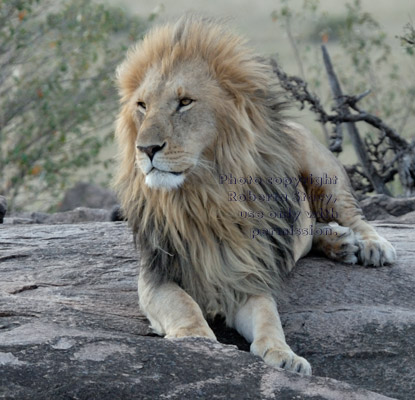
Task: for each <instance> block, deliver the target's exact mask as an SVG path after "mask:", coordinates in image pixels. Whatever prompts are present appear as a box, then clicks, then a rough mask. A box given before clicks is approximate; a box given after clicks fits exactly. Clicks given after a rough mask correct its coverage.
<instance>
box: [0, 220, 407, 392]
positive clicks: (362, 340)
mask: <svg viewBox="0 0 415 400" xmlns="http://www.w3.org/2000/svg"><path fill="white" fill-rule="evenodd" d="M376 225H377V227H378V230H379V231H380V232H381V233H382V234H383V235H384V236H386V237H387V238H389V239H390V240H391V241H392V242H393V243H394V244H395V246H396V248H397V251H398V261H397V263H396V264H395V265H394V266H393V267H383V268H378V269H374V268H365V267H362V266H347V265H343V264H340V263H335V262H332V261H329V260H326V259H323V258H319V257H315V256H313V257H307V258H305V259H303V260H301V261H300V262H299V263H298V265H297V266H296V268H295V270H294V272H293V274H292V276H291V277H290V279H289V280H288V282H287V289H286V293H285V296H283V299H281V300H280V302H279V309H280V313H281V316H282V321H283V325H284V327H285V332H286V336H287V341H288V342H289V344H290V345H291V346H292V347H293V349H294V350H295V351H297V352H298V354H300V355H302V356H304V357H306V358H307V359H308V360H309V361H310V362H311V364H312V366H313V373H314V376H313V377H311V378H304V377H300V376H298V375H296V374H291V373H288V372H284V371H280V370H276V369H272V368H271V367H268V366H266V365H265V364H264V363H263V362H262V361H261V360H260V359H259V358H257V357H255V356H253V355H251V354H250V353H248V352H245V351H242V350H246V349H248V348H249V346H248V344H247V343H246V342H245V341H244V340H243V339H242V338H241V337H240V336H239V335H238V334H237V333H236V332H235V331H232V330H229V329H226V328H224V326H223V323H221V321H214V322H213V323H212V325H213V329H214V330H215V332H216V334H217V336H218V338H219V340H220V341H221V342H222V343H221V344H219V343H215V342H211V341H208V340H202V339H186V340H175V341H169V340H165V339H161V338H159V337H156V336H154V335H153V334H152V333H151V330H150V329H149V326H148V322H147V321H146V319H145V318H144V317H143V316H142V315H140V313H139V310H138V307H137V293H136V276H137V257H136V253H135V251H134V246H133V243H132V237H131V234H130V232H129V230H128V228H127V226H126V224H125V223H123V222H118V223H105V222H102V223H89V224H77V225H53V226H52V225H34V224H32V225H2V226H0V398H7V399H19V400H20V399H100V400H106V399H111V400H112V399H129V398H137V399H158V398H161V399H169V398H171V399H212V398H218V399H231V398H235V399H279V400H285V399H314V400H317V399H347V400H349V399H362V400H363V399H384V398H386V397H384V396H389V397H392V398H398V399H408V400H409V399H411V400H412V399H413V393H414V392H415V379H414V377H415V356H414V353H415V296H414V283H415V258H414V246H413V243H414V242H415V226H414V225H409V224H404V223H400V224H395V223H386V222H385V223H377V224H376ZM230 344H232V345H230ZM234 345H237V346H238V348H239V350H238V349H237V348H236V347H235V346H234ZM333 378H334V379H336V380H334V379H333ZM340 381H342V382H340ZM366 390H371V391H373V392H377V393H373V392H368V391H366Z"/></svg>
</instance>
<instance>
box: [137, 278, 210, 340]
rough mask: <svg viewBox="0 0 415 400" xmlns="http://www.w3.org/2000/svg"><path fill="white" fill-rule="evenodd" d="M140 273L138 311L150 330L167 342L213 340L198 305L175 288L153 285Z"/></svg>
mask: <svg viewBox="0 0 415 400" xmlns="http://www.w3.org/2000/svg"><path fill="white" fill-rule="evenodd" d="M145 275H146V274H145V273H140V277H139V280H138V293H139V298H140V308H141V309H142V311H143V312H144V313H145V315H146V317H147V319H148V320H149V321H150V323H151V327H152V329H153V330H154V331H155V332H156V333H157V334H159V335H162V336H163V335H164V336H165V337H166V338H168V339H172V338H181V337H189V336H192V337H195V336H197V337H206V338H210V339H214V340H216V336H215V334H214V333H213V331H212V329H210V327H209V325H208V324H207V322H206V320H205V318H204V317H203V314H202V311H201V309H200V307H199V306H198V304H197V303H196V302H195V301H194V300H193V299H192V298H191V297H190V296H189V295H188V294H187V293H186V292H185V291H184V290H183V289H181V288H180V287H179V286H178V285H177V284H175V283H172V282H169V283H162V284H154V283H152V282H151V279H149V278H148V277H146V276H145Z"/></svg>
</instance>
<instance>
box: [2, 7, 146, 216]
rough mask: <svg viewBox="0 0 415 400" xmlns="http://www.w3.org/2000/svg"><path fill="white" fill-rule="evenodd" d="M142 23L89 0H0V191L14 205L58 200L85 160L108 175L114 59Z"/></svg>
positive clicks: (95, 170) (47, 203) (140, 29)
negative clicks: (105, 157) (104, 157)
mask: <svg viewBox="0 0 415 400" xmlns="http://www.w3.org/2000/svg"><path fill="white" fill-rule="evenodd" d="M145 27H146V23H144V21H142V20H140V19H138V18H136V17H131V16H128V15H126V14H125V13H124V12H123V11H121V10H120V9H117V8H109V7H107V6H104V5H101V4H96V3H94V2H91V1H88V0H68V1H65V2H61V3H60V2H54V1H50V0H24V1H22V0H7V1H1V2H0V171H1V177H0V194H3V195H5V196H7V197H8V200H9V203H11V204H10V206H11V208H12V209H19V208H23V207H27V206H29V205H31V204H33V202H35V201H38V200H43V201H42V202H41V203H39V205H38V206H37V207H38V209H39V208H43V209H45V208H50V207H53V206H54V205H56V203H57V199H58V198H59V195H60V194H61V193H62V192H63V189H65V188H66V187H67V186H68V185H71V184H73V179H72V176H73V175H74V171H77V170H79V169H80V168H84V167H87V166H91V165H93V166H94V167H95V168H93V169H92V170H91V169H90V170H89V173H94V174H97V173H98V171H99V173H100V174H101V175H104V174H102V171H103V169H104V168H105V167H106V166H108V165H107V164H108V161H106V162H103V163H101V162H100V161H99V158H98V155H99V152H100V150H101V149H102V147H103V146H104V145H105V144H106V143H107V142H108V141H109V140H110V138H111V136H112V133H113V132H112V129H111V128H112V124H113V121H114V119H115V113H116V109H117V107H118V98H117V94H116V92H115V88H114V85H113V77H114V71H115V67H116V65H117V64H118V63H119V62H120V60H121V59H122V58H123V57H124V56H125V50H126V48H127V47H128V46H129V45H130V44H131V43H132V42H134V41H136V40H138V39H139V37H140V36H141V34H142V32H143V30H144V28H145ZM77 178H78V179H79V175H78V177H77ZM45 194H47V196H44V195H45Z"/></svg>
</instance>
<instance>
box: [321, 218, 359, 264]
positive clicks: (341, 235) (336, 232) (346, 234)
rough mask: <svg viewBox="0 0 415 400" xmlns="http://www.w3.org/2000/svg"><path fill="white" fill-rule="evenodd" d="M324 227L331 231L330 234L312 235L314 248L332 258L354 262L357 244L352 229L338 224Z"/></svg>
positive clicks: (349, 262)
mask: <svg viewBox="0 0 415 400" xmlns="http://www.w3.org/2000/svg"><path fill="white" fill-rule="evenodd" d="M326 228H327V229H329V232H331V233H330V235H320V236H316V237H314V239H313V244H314V246H315V248H316V249H317V250H320V251H322V252H323V253H324V254H325V255H326V256H327V257H328V258H331V259H332V260H336V261H340V262H344V263H347V264H356V263H357V261H358V259H357V254H358V250H359V246H358V241H357V238H356V235H355V233H354V232H353V230H352V229H351V228H348V227H346V226H340V225H330V226H327V227H326Z"/></svg>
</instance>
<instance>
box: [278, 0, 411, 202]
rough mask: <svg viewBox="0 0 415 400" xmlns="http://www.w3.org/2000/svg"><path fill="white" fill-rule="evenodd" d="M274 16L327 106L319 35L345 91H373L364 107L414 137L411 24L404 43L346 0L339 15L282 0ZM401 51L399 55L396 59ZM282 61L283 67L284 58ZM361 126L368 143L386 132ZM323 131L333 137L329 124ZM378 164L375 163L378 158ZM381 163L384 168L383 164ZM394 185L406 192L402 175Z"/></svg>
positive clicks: (310, 1)
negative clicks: (391, 36)
mask: <svg viewBox="0 0 415 400" xmlns="http://www.w3.org/2000/svg"><path fill="white" fill-rule="evenodd" d="M271 17H272V19H273V20H274V21H275V23H277V24H280V25H281V26H282V28H283V29H284V30H285V32H286V34H287V38H288V41H289V43H290V45H291V47H292V50H293V53H294V56H295V59H296V63H297V65H298V74H299V75H300V76H301V78H302V79H304V80H305V81H306V82H307V83H308V85H309V87H310V89H311V90H312V91H313V92H315V93H316V94H317V96H318V97H319V98H320V99H322V100H323V103H324V104H325V105H329V104H332V103H331V102H332V99H333V97H332V94H331V92H330V89H329V85H328V80H327V75H326V72H325V69H324V66H323V62H322V55H321V49H320V46H318V45H317V43H316V41H317V39H318V38H319V41H320V43H324V44H326V46H327V48H328V49H329V51H330V53H331V58H332V61H333V64H334V68H335V70H336V73H337V75H338V77H339V79H340V81H341V85H342V88H343V93H344V94H348V95H359V94H361V93H363V92H365V91H367V90H370V95H368V96H366V97H365V98H364V99H363V100H361V102H359V107H361V108H362V109H363V110H365V111H367V112H369V113H371V114H373V115H376V116H378V117H380V118H382V119H383V120H384V121H385V123H387V124H388V125H389V126H392V127H394V128H395V130H396V131H397V132H398V133H399V134H400V135H401V136H403V137H405V138H408V139H411V140H414V141H415V129H414V125H415V80H414V79H413V76H414V58H415V51H414V50H415V49H414V37H415V32H414V28H413V26H412V24H408V25H406V26H405V27H404V28H403V29H404V35H403V36H402V37H401V38H400V39H401V43H400V42H399V40H398V38H397V37H394V38H390V37H388V36H387V34H386V33H385V32H384V30H383V29H382V27H381V25H380V24H379V23H378V21H376V20H375V18H374V17H373V16H372V15H371V14H370V13H368V12H365V11H364V10H363V8H362V4H361V1H360V0H352V1H350V2H346V3H345V8H344V11H343V13H342V14H341V15H335V16H333V15H329V14H328V13H327V12H325V11H324V10H322V9H321V8H320V4H319V0H304V1H303V7H301V8H299V9H297V10H293V9H292V8H291V7H290V1H289V0H280V7H279V8H278V9H277V10H275V11H274V12H273V13H272V15H271ZM403 24H404V22H403ZM398 34H399V32H397V35H398ZM397 35H396V36H397ZM397 52H399V53H400V54H399V57H396V55H397ZM279 61H280V63H281V64H282V65H284V60H279ZM359 127H360V129H361V131H362V132H361V133H362V136H364V138H365V142H366V143H369V144H370V143H373V142H375V141H376V140H377V138H378V137H379V136H380V135H381V134H382V133H381V132H379V131H378V130H376V129H374V128H370V127H368V125H365V124H359ZM324 130H325V138H326V140H328V137H329V134H328V132H327V127H324ZM349 143H350V142H349ZM382 146H384V150H385V154H384V157H385V162H386V163H390V164H393V163H394V160H396V159H397V154H395V153H394V152H393V151H392V150H391V151H389V150H388V148H389V147H388V146H389V143H388V140H385V141H384V143H383V144H382ZM373 162H374V163H375V164H376V162H377V160H373ZM376 167H377V168H378V169H379V170H381V169H382V165H379V164H378V165H376ZM389 186H391V187H390V190H391V192H392V193H394V194H395V195H399V194H401V192H402V188H401V187H400V184H399V182H398V180H397V179H395V181H394V182H391V183H390V184H389Z"/></svg>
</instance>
